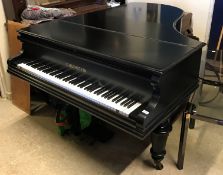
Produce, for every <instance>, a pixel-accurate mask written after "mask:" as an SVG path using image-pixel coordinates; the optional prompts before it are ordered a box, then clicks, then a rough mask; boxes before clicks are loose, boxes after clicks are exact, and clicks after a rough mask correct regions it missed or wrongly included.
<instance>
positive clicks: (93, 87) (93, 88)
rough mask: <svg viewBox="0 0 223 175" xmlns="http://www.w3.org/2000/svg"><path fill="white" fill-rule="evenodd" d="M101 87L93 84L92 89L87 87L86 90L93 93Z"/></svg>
mask: <svg viewBox="0 0 223 175" xmlns="http://www.w3.org/2000/svg"><path fill="white" fill-rule="evenodd" d="M100 87H101V86H100V85H99V84H95V85H94V86H92V87H89V88H88V89H87V90H88V91H89V92H92V91H95V90H96V89H98V88H100Z"/></svg>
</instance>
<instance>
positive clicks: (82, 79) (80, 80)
mask: <svg viewBox="0 0 223 175" xmlns="http://www.w3.org/2000/svg"><path fill="white" fill-rule="evenodd" d="M86 79H87V78H86V76H84V75H82V76H79V77H77V78H76V79H75V80H73V81H70V83H71V84H73V85H77V84H79V83H81V82H82V81H85V80H86Z"/></svg>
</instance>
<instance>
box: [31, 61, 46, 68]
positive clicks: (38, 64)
mask: <svg viewBox="0 0 223 175" xmlns="http://www.w3.org/2000/svg"><path fill="white" fill-rule="evenodd" d="M41 66H44V63H43V61H41V62H39V63H36V64H34V65H32V66H31V67H33V68H38V67H41Z"/></svg>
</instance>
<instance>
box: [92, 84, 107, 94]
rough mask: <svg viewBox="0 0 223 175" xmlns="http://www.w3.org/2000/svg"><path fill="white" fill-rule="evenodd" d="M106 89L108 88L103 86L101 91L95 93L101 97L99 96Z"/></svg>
mask: <svg viewBox="0 0 223 175" xmlns="http://www.w3.org/2000/svg"><path fill="white" fill-rule="evenodd" d="M105 89H106V87H105V86H103V87H102V88H100V89H98V90H97V91H95V92H94V94H96V95H99V94H101V93H102V92H103V91H104V90H105Z"/></svg>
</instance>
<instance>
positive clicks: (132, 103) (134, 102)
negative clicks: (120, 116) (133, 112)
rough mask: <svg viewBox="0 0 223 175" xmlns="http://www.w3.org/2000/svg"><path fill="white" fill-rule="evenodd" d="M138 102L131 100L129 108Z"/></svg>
mask: <svg viewBox="0 0 223 175" xmlns="http://www.w3.org/2000/svg"><path fill="white" fill-rule="evenodd" d="M136 103H137V101H133V102H131V103H130V104H129V105H128V106H127V108H131V107H132V106H134V105H135V104H136Z"/></svg>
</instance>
